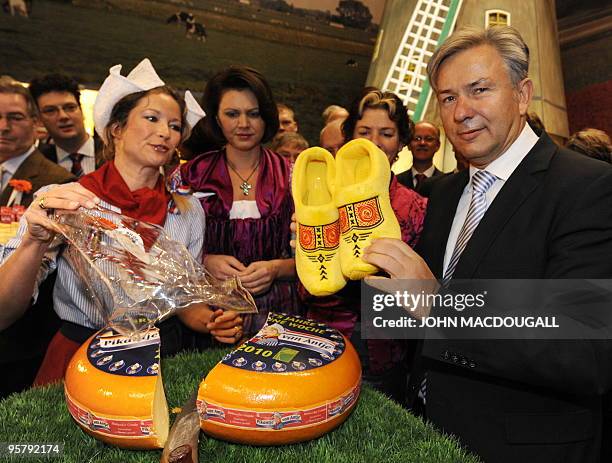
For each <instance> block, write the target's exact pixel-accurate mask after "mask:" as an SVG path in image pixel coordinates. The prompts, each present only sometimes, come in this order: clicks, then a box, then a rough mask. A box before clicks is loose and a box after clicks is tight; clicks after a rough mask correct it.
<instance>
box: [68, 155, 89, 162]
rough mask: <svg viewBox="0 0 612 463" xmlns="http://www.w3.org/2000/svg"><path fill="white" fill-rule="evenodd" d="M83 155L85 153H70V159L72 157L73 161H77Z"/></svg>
mask: <svg viewBox="0 0 612 463" xmlns="http://www.w3.org/2000/svg"><path fill="white" fill-rule="evenodd" d="M84 156H85V155H84V154H81V153H71V154H70V159H72V160H73V161H76V162H79V161H80V160H81V159H83V157H84Z"/></svg>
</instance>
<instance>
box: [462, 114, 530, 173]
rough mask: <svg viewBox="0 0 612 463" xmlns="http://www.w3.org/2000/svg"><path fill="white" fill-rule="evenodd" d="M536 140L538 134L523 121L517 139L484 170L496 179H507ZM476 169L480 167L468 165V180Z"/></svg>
mask: <svg viewBox="0 0 612 463" xmlns="http://www.w3.org/2000/svg"><path fill="white" fill-rule="evenodd" d="M538 140H539V138H538V136H537V135H536V134H535V132H534V131H533V130H532V129H531V127H529V124H527V123H526V122H525V127H523V130H522V131H521V133H520V134H519V136H518V137H517V139H516V140H514V143H512V145H510V147H509V148H508V149H507V150H506V151H505V152H504V153H503V154H502V155H501V156H499V157H498V158H497V159H495V160H494V161H493V162H492V163H491V164H489V165H488V166H487V167H486V168H485V170H486V171H487V172H490V173H492V174H493V175H495V176H496V177H497V178H498V179H501V180H503V181H506V180H508V179H509V178H510V176H511V175H512V173H513V172H514V170H515V169H516V168H517V167H518V165H519V164H520V163H521V162H522V161H523V159H525V156H527V154H528V153H529V151H531V148H533V146H534V145H535V144H536V143H537V142H538ZM478 170H480V169H477V168H476V167H473V166H470V180H471V179H472V176H473V175H474V174H475V173H476V172H477V171H478Z"/></svg>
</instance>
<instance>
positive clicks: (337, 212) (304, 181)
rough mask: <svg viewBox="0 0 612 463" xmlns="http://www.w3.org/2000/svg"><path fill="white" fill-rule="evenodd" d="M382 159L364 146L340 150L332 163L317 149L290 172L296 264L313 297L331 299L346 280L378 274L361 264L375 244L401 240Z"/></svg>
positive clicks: (375, 149)
mask: <svg viewBox="0 0 612 463" xmlns="http://www.w3.org/2000/svg"><path fill="white" fill-rule="evenodd" d="M390 179H391V169H390V167H389V161H388V159H387V156H386V155H385V154H384V153H383V152H382V151H381V150H380V149H379V148H378V147H377V146H376V145H374V143H372V142H371V141H369V140H366V139H363V138H358V139H356V140H352V141H350V142H349V143H347V144H346V145H344V146H343V147H342V148H340V150H338V153H337V155H336V159H334V158H333V157H332V155H331V154H330V153H329V152H328V151H327V150H325V149H323V148H319V147H313V148H309V149H307V150H305V151H303V152H302V153H301V154H300V155H299V156H298V158H297V161H296V162H295V166H294V168H293V178H292V189H293V201H294V203H295V216H296V222H297V239H296V255H295V263H296V267H297V272H298V276H299V278H300V281H301V282H302V284H303V285H304V286H305V288H306V289H307V290H308V291H309V292H310V293H311V294H313V295H315V296H327V295H329V294H334V293H335V292H337V291H339V290H340V289H342V288H343V287H344V285H346V282H347V279H350V280H359V279H362V278H363V277H365V276H367V275H371V274H373V273H376V272H377V271H378V269H377V268H376V267H375V266H373V265H371V264H368V263H367V262H365V261H363V260H362V259H361V256H362V253H363V250H364V249H365V248H366V247H367V246H368V245H369V244H370V242H371V240H372V239H374V238H381V237H388V238H398V239H399V238H401V231H400V227H399V223H398V221H397V218H396V217H395V214H394V212H393V210H392V209H391V202H390V199H389V181H390Z"/></svg>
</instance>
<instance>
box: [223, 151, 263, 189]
mask: <svg viewBox="0 0 612 463" xmlns="http://www.w3.org/2000/svg"><path fill="white" fill-rule="evenodd" d="M259 161H261V156H260V157H259V159H258V160H257V164H255V167H254V168H253V170H252V171H251V173H250V174H249V176H248V177H247V178H244V177H243V176H242V175H240V173H239V172H238V171H237V170H236V168H235V167H234V166H233V165H232V163H231V162H230V161H229V159H227V165H228V166H229V168H230V169H232V170H233V171H234V173H235V174H236V175H237V176H238V178H240V180H242V183H241V184H240V189H241V190H242V194H243V195H245V196H248V195H249V193H250V191H251V189H252V188H253V185H251V184H250V183H249V180H251V177H252V176H253V174H254V173H255V171H256V170H257V168H258V167H259Z"/></svg>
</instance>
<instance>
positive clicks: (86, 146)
mask: <svg viewBox="0 0 612 463" xmlns="http://www.w3.org/2000/svg"><path fill="white" fill-rule="evenodd" d="M55 152H56V153H57V162H58V163H59V162H62V161H63V160H64V159H66V158H67V157H68V156H70V155H71V154H72V153H69V152H67V151H64V150H63V149H62V148H60V147H59V146H58V145H57V144H56V145H55ZM75 152H76V153H80V154H82V155H84V156H86V157H89V158H93V157H95V156H96V149H95V146H94V141H93V137H87V141H85V143H83V146H81V147H80V148H79V149H78V150H76V151H75Z"/></svg>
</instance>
